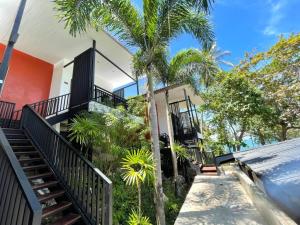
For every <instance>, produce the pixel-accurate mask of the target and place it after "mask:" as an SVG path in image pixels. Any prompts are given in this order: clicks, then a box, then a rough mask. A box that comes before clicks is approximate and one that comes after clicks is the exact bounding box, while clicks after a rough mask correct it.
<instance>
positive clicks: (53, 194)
mask: <svg viewBox="0 0 300 225" xmlns="http://www.w3.org/2000/svg"><path fill="white" fill-rule="evenodd" d="M64 194H65V191H64V190H59V191H53V192H51V193H49V194H45V195H40V196H39V197H38V199H39V201H40V202H47V201H49V200H51V199H55V198H58V197H61V196H63V195H64Z"/></svg>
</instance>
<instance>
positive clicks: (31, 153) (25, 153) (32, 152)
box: [15, 151, 39, 156]
mask: <svg viewBox="0 0 300 225" xmlns="http://www.w3.org/2000/svg"><path fill="white" fill-rule="evenodd" d="M15 154H16V155H17V156H20V155H36V154H39V152H38V151H27V152H24V151H22V152H15Z"/></svg>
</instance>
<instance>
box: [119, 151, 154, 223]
mask: <svg viewBox="0 0 300 225" xmlns="http://www.w3.org/2000/svg"><path fill="white" fill-rule="evenodd" d="M122 170H123V174H122V176H123V179H124V181H125V182H126V184H127V185H131V186H136V187H137V190H138V203H139V204H138V206H139V207H138V217H135V216H134V214H135V213H133V214H132V215H133V217H132V218H137V219H139V220H142V219H143V217H142V211H141V210H142V209H141V208H142V195H141V193H142V191H141V185H142V183H144V182H145V180H146V179H151V178H152V177H153V170H154V164H153V159H152V154H151V152H149V151H148V150H145V149H141V150H133V151H131V152H128V154H127V155H126V157H125V158H124V159H123V162H122ZM140 222H141V221H140ZM136 224H142V223H136Z"/></svg>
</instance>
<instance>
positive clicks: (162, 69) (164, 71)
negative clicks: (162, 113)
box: [135, 49, 218, 186]
mask: <svg viewBox="0 0 300 225" xmlns="http://www.w3.org/2000/svg"><path fill="white" fill-rule="evenodd" d="M158 56H159V57H161V58H160V59H159V60H157V61H158V65H156V67H157V68H158V74H157V76H155V78H156V80H157V82H161V83H163V84H164V85H165V86H168V85H173V84H182V85H184V84H188V85H190V86H192V88H193V89H194V90H195V92H198V91H199V87H200V86H201V85H202V84H203V83H206V84H207V83H208V82H209V81H208V80H206V79H208V77H212V76H214V74H215V73H217V72H218V67H217V66H216V64H215V62H214V60H212V57H210V56H209V54H208V52H206V51H200V50H198V49H187V50H182V51H180V52H178V53H177V54H176V55H175V56H174V57H173V58H171V60H168V59H167V56H166V55H165V54H160V55H158ZM157 59H158V58H157ZM137 66H138V65H137ZM135 69H136V70H138V68H135ZM207 74H209V76H208V75H207ZM165 108H166V116H167V127H168V135H169V141H170V147H171V153H172V163H173V174H174V182H175V186H177V185H176V182H177V177H178V169H177V157H176V152H175V150H174V146H175V141H174V135H173V124H172V118H171V110H170V105H169V90H168V88H166V90H165Z"/></svg>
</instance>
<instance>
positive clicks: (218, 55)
mask: <svg viewBox="0 0 300 225" xmlns="http://www.w3.org/2000/svg"><path fill="white" fill-rule="evenodd" d="M208 52H209V54H210V55H211V57H212V59H213V60H214V61H215V62H216V63H217V64H223V65H226V66H230V67H234V65H233V63H231V62H229V61H227V60H224V59H223V58H224V56H228V55H230V54H231V52H230V51H222V50H221V49H219V48H218V47H217V43H216V42H214V43H213V45H212V46H211V47H210V49H209V50H208Z"/></svg>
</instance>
